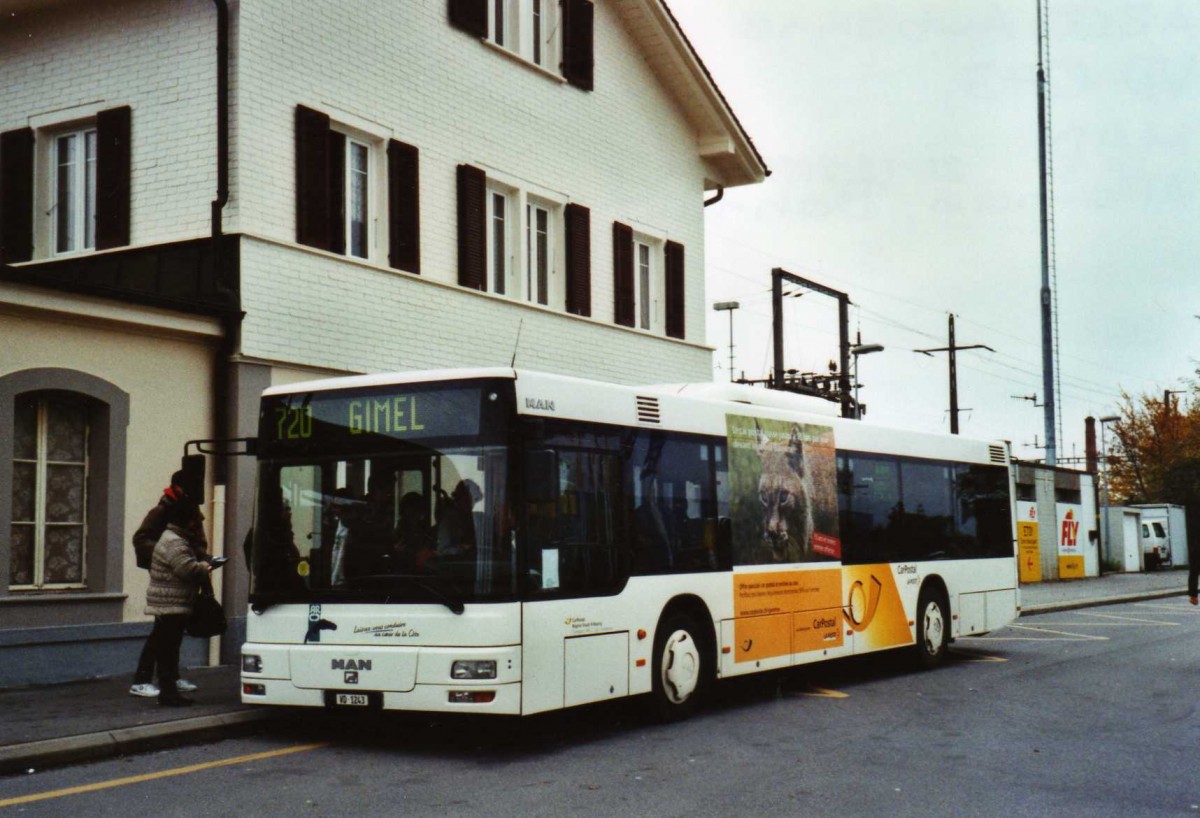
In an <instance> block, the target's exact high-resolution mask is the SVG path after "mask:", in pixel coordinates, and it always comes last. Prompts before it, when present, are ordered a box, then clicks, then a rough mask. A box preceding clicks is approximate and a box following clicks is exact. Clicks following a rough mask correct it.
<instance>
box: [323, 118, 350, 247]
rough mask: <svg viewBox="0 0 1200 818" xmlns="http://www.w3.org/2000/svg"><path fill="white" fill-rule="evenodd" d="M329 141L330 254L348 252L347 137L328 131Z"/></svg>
mask: <svg viewBox="0 0 1200 818" xmlns="http://www.w3.org/2000/svg"><path fill="white" fill-rule="evenodd" d="M326 133H327V134H328V139H329V248H328V249H329V252H331V253H345V252H346V135H345V134H340V133H338V132H337V131H327V132H326Z"/></svg>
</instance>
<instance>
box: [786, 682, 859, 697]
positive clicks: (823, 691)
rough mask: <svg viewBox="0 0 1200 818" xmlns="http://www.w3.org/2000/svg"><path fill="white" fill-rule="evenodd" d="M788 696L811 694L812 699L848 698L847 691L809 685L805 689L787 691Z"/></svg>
mask: <svg viewBox="0 0 1200 818" xmlns="http://www.w3.org/2000/svg"><path fill="white" fill-rule="evenodd" d="M788 695H790V696H811V697H812V698H814V699H848V698H850V694H849V693H842V692H841V691H840V690H830V689H828V688H825V687H817V686H816V685H809V686H808V689H807V690H795V691H789V693H788Z"/></svg>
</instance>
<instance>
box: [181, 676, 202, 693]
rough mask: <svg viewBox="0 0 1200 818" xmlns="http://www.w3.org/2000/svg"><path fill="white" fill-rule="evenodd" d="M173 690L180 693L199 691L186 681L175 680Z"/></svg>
mask: <svg viewBox="0 0 1200 818" xmlns="http://www.w3.org/2000/svg"><path fill="white" fill-rule="evenodd" d="M175 689H176V690H178V691H179V692H180V693H192V692H195V691H196V690H199V688H198V687H196V686H195V685H194V684H192V683H191V682H189V681H188V680H187V679H176V680H175Z"/></svg>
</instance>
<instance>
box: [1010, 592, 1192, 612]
mask: <svg viewBox="0 0 1200 818" xmlns="http://www.w3.org/2000/svg"><path fill="white" fill-rule="evenodd" d="M1168 596H1187V592H1185V591H1180V590H1178V589H1172V590H1169V591H1144V592H1142V593H1139V594H1124V595H1123V596H1106V597H1101V598H1098V599H1078V600H1072V601H1070V602H1046V603H1042V604H1041V605H1026V606H1024V607H1022V608H1021V616H1033V615H1034V614H1044V613H1054V612H1056V611H1073V610H1075V609H1077V608H1096V607H1099V606H1101V605H1118V604H1120V603H1122V602H1138V601H1139V600H1143V599H1162V598H1164V597H1168Z"/></svg>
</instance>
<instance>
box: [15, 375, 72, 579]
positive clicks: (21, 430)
mask: <svg viewBox="0 0 1200 818" xmlns="http://www.w3.org/2000/svg"><path fill="white" fill-rule="evenodd" d="M89 404H90V402H89V401H88V400H86V399H84V398H82V397H81V396H79V395H76V394H73V393H69V392H32V393H26V394H24V395H19V396H18V397H17V399H16V404H15V406H14V411H13V422H14V429H13V431H14V435H13V487H12V498H13V503H12V523H11V524H12V554H11V556H10V558H9V588H10V589H12V590H24V589H29V590H34V589H50V588H82V587H85V579H86V565H87V563H86V543H87V505H88V491H87V477H88V434H89V431H90V429H91V419H90V415H91V406H90V405H89Z"/></svg>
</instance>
